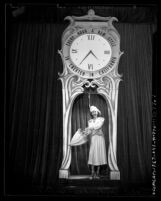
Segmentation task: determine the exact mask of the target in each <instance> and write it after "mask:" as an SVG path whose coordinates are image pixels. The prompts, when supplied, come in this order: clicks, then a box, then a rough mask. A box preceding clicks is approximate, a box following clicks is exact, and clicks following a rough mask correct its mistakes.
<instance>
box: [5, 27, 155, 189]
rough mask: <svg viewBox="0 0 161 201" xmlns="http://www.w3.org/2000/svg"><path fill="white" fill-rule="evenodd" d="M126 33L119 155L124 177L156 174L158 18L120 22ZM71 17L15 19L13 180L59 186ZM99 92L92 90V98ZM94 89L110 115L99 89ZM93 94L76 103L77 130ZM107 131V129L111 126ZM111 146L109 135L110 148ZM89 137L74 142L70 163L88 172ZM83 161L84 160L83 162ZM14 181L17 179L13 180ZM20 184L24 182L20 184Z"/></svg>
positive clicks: (9, 153)
mask: <svg viewBox="0 0 161 201" xmlns="http://www.w3.org/2000/svg"><path fill="white" fill-rule="evenodd" d="M114 26H115V27H116V29H117V30H118V32H119V33H120V37H121V51H124V54H123V56H122V57H121V59H120V63H119V68H118V70H119V73H120V74H123V77H122V79H123V81H121V82H120V86H119V94H118V121H117V122H118V126H117V130H118V133H117V136H118V137H117V160H118V167H119V169H120V174H121V180H122V181H130V182H149V181H150V182H151V138H152V137H151V133H152V131H151V118H152V112H151V109H152V105H151V96H152V50H153V49H152V48H153V46H152V45H153V44H152V35H153V24H144V23H143V24H127V23H115V24H114ZM65 28H66V25H65V24H62V25H61V24H52V23H48V24H47V23H22V24H21V23H19V24H16V23H15V24H13V25H12V28H11V34H10V38H9V39H8V42H7V47H8V49H9V51H8V55H7V97H8V99H7V108H8V110H7V111H8V113H7V114H6V119H7V121H6V126H7V131H8V132H7V134H6V157H7V158H6V169H7V170H6V171H7V173H6V174H7V176H6V177H7V185H8V188H9V190H10V191H14V190H15V189H14V188H13V186H16V184H15V182H16V183H17V185H18V184H19V185H24V184H25V183H27V182H29V184H30V185H42V186H44V187H47V186H50V185H51V186H56V184H57V181H58V172H59V168H60V165H61V162H62V149H63V147H62V146H63V133H62V132H63V129H62V119H63V117H62V86H61V82H60V80H58V72H62V69H63V65H62V61H61V58H60V55H58V53H57V51H58V49H61V35H62V33H63V31H64V29H65ZM92 96H93V98H92ZM92 96H91V101H93V102H92V103H91V104H94V105H96V106H97V107H98V108H99V109H100V110H101V112H102V116H105V119H106V120H105V122H106V125H105V128H104V133H105V135H106V136H108V133H107V132H106V131H107V130H108V115H107V110H105V109H104V108H105V102H104V100H103V99H102V98H101V97H96V96H97V95H96V96H95V95H92ZM87 103H88V101H87V95H86V94H84V95H82V96H80V97H78V98H77V100H76V101H75V103H74V106H73V116H72V132H73V134H74V132H75V131H76V130H77V129H78V128H79V127H81V126H82V125H83V126H82V127H85V126H86V124H87V121H88V118H89V117H90V116H89V113H88V111H87V106H88V105H87ZM106 133H107V134H106ZM107 148H108V137H107V139H106V149H107ZM88 149H89V144H86V145H83V146H82V147H79V148H77V151H76V150H75V151H74V149H73V152H72V163H71V167H70V168H71V171H72V172H73V173H76V174H86V173H88V171H89V169H88V167H87V158H88ZM81 161H83V162H82V163H81ZM15 188H16V187H15ZM16 189H17V191H19V188H18V187H17V188H16Z"/></svg>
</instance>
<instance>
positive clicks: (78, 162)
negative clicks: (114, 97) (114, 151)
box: [70, 91, 109, 175]
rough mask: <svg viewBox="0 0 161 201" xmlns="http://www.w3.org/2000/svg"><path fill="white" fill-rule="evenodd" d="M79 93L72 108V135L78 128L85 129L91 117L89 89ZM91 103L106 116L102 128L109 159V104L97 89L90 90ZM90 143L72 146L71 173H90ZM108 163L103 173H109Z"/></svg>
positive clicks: (102, 169) (103, 167)
mask: <svg viewBox="0 0 161 201" xmlns="http://www.w3.org/2000/svg"><path fill="white" fill-rule="evenodd" d="M86 92H87V93H83V94H81V95H79V96H78V97H77V98H76V99H75V101H74V103H73V108H72V121H71V136H73V135H74V133H75V132H76V131H77V130H78V128H81V129H85V127H87V125H88V120H89V119H90V118H91V116H90V112H89V99H88V91H86ZM90 105H95V106H96V107H98V108H99V109H100V111H101V116H103V117H104V118H105V123H104V126H103V128H102V130H103V133H104V137H105V143H106V155H107V161H108V147H109V120H108V119H109V117H108V115H109V114H108V105H107V103H106V100H105V99H104V98H103V97H102V96H101V95H100V94H97V93H96V91H93V92H91V91H90ZM89 146H90V143H89V142H87V143H86V144H83V145H81V146H76V147H72V148H71V156H72V157H71V165H70V175H89V174H90V171H89V170H90V167H89V166H88V154H89ZM108 168H109V167H108V164H107V165H105V166H102V168H101V173H102V174H107V172H108V171H107V170H108Z"/></svg>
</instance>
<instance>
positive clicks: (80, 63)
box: [79, 51, 91, 65]
mask: <svg viewBox="0 0 161 201" xmlns="http://www.w3.org/2000/svg"><path fill="white" fill-rule="evenodd" d="M90 53H91V51H89V52H88V54H87V55H86V56H85V57H84V59H83V60H82V61H81V62H80V64H81V63H82V62H83V61H84V60H85V59H86V58H87V57H88V55H89V54H90ZM80 64H79V65H80Z"/></svg>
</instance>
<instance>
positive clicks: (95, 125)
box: [93, 117, 105, 130]
mask: <svg viewBox="0 0 161 201" xmlns="http://www.w3.org/2000/svg"><path fill="white" fill-rule="evenodd" d="M104 120H105V119H104V118H103V117H100V118H99V120H98V121H97V122H96V123H95V124H94V126H93V128H94V129H95V130H97V129H99V128H101V127H102V126H103V124H104Z"/></svg>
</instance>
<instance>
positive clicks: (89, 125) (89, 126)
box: [88, 119, 93, 128]
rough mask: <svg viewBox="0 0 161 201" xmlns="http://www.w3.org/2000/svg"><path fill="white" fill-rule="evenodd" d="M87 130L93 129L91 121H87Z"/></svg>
mask: <svg viewBox="0 0 161 201" xmlns="http://www.w3.org/2000/svg"><path fill="white" fill-rule="evenodd" d="M88 128H93V124H92V119H90V120H89V121H88Z"/></svg>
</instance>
